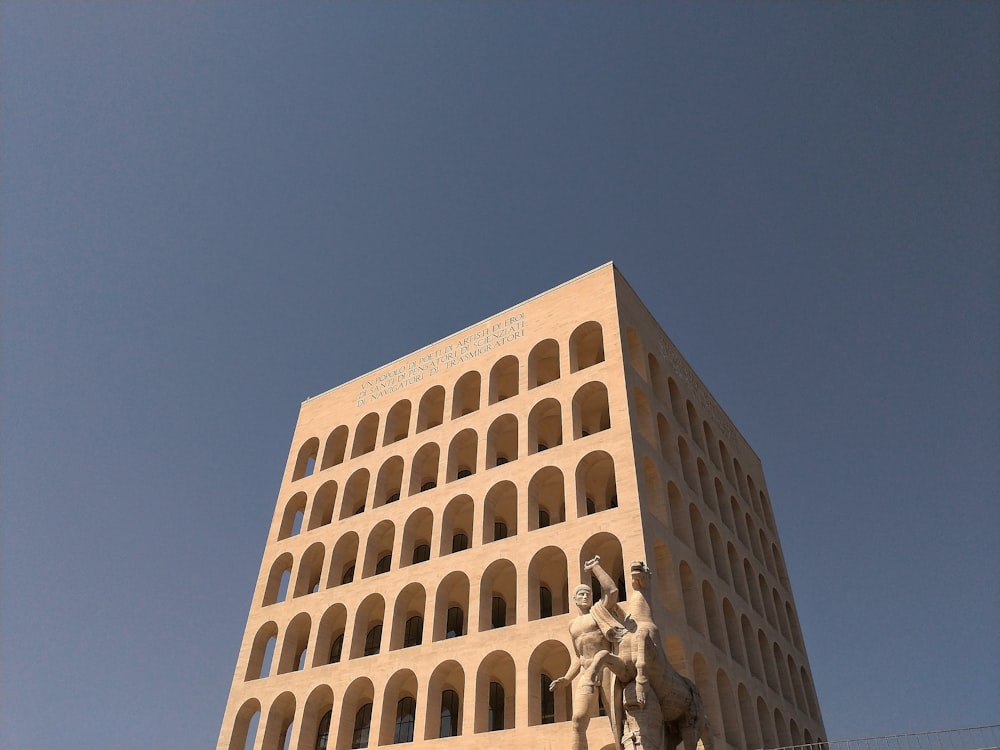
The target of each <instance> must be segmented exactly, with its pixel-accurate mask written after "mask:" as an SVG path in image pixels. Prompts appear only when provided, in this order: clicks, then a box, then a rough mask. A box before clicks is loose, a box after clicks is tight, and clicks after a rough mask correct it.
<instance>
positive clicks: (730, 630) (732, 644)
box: [722, 598, 747, 666]
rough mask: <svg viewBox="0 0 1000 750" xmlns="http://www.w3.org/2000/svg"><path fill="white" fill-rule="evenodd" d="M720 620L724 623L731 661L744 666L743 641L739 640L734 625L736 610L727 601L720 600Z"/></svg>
mask: <svg viewBox="0 0 1000 750" xmlns="http://www.w3.org/2000/svg"><path fill="white" fill-rule="evenodd" d="M722 619H723V620H724V621H725V623H726V642H727V643H728V644H729V655H730V656H732V657H733V661H735V662H737V663H739V664H742V665H743V666H746V664H747V660H746V656H745V655H744V654H743V641H742V640H741V638H740V631H739V625H737V623H736V610H735V609H734V608H733V605H732V603H731V602H730V601H729V599H725V598H723V600H722Z"/></svg>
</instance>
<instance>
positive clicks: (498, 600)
mask: <svg viewBox="0 0 1000 750" xmlns="http://www.w3.org/2000/svg"><path fill="white" fill-rule="evenodd" d="M491 621H492V623H493V627H495V628H502V627H505V626H506V625H507V602H506V600H504V598H503V597H502V596H494V597H493V612H492V617H491Z"/></svg>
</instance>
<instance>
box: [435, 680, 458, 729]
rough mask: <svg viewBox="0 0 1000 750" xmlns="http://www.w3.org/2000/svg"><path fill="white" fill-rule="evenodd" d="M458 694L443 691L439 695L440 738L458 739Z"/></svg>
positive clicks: (452, 691) (451, 691)
mask: <svg viewBox="0 0 1000 750" xmlns="http://www.w3.org/2000/svg"><path fill="white" fill-rule="evenodd" d="M459 729H460V726H459V723H458V693H456V692H455V691H454V690H445V691H444V692H442V693H441V726H440V731H439V732H438V735H439V736H440V737H458V734H459Z"/></svg>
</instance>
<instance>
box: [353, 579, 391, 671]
mask: <svg viewBox="0 0 1000 750" xmlns="http://www.w3.org/2000/svg"><path fill="white" fill-rule="evenodd" d="M384 621H385V599H383V598H382V596H381V595H380V594H369V595H368V596H367V597H365V599H364V600H363V601H362V602H361V604H360V605H359V606H358V609H357V611H356V612H355V614H354V629H353V631H352V632H351V644H350V645H351V658H352V659H360V658H361V657H364V656H373V655H374V654H377V653H379V652H380V651H381V650H382V623H383V622H384Z"/></svg>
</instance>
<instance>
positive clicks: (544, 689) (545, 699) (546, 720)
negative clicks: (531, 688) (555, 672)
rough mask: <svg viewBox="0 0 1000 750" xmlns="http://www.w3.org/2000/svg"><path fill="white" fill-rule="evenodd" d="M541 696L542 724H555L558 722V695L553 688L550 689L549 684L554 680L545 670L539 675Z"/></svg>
mask: <svg viewBox="0 0 1000 750" xmlns="http://www.w3.org/2000/svg"><path fill="white" fill-rule="evenodd" d="M539 682H540V683H541V684H540V685H539V696H540V698H541V701H540V702H541V706H540V708H541V715H542V724H555V723H556V696H555V693H553V692H552V691H551V690H549V684H550V683H551V682H552V678H551V677H549V676H548V675H547V674H545V672H542V674H541V675H540V677H539Z"/></svg>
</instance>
